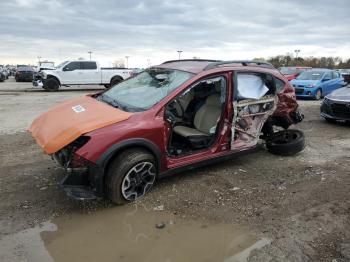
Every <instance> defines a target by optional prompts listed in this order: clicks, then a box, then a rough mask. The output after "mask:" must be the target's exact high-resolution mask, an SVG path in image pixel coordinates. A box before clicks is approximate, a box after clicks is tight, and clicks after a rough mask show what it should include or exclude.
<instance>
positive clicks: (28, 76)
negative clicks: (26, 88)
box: [15, 66, 35, 82]
mask: <svg viewBox="0 0 350 262" xmlns="http://www.w3.org/2000/svg"><path fill="white" fill-rule="evenodd" d="M34 73H35V71H34V69H33V68H32V67H30V66H20V67H17V70H16V74H15V80H16V82H22V81H25V82H31V81H33V76H34Z"/></svg>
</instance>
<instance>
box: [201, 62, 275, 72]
mask: <svg viewBox="0 0 350 262" xmlns="http://www.w3.org/2000/svg"><path fill="white" fill-rule="evenodd" d="M227 64H241V65H243V66H248V65H253V66H254V65H255V66H261V67H267V68H274V66H273V65H272V64H270V63H267V62H259V61H251V60H228V61H217V62H214V63H211V64H209V65H207V66H206V67H205V68H204V69H203V71H205V70H209V69H213V68H215V67H218V66H220V65H227Z"/></svg>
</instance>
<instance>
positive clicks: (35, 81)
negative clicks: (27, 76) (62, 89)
mask: <svg viewBox="0 0 350 262" xmlns="http://www.w3.org/2000/svg"><path fill="white" fill-rule="evenodd" d="M32 83H33V86H35V87H43V86H44V83H43V81H42V80H33V82H32Z"/></svg>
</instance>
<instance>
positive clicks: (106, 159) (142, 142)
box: [96, 138, 161, 176]
mask: <svg viewBox="0 0 350 262" xmlns="http://www.w3.org/2000/svg"><path fill="white" fill-rule="evenodd" d="M130 148H141V149H145V150H147V151H149V152H150V153H151V154H152V155H153V156H154V159H155V161H156V165H157V171H158V173H159V171H160V164H161V152H160V149H159V147H158V146H157V145H156V144H154V143H153V142H152V141H150V140H147V139H144V138H132V139H127V140H124V141H122V142H120V143H116V144H114V145H112V146H111V147H109V148H108V149H107V150H106V151H105V152H104V153H103V154H102V156H101V157H100V158H99V159H98V160H97V161H96V164H97V165H99V166H100V167H101V168H102V170H103V176H105V174H106V171H107V170H108V166H109V165H110V163H111V162H112V161H113V159H114V158H115V157H116V156H117V155H118V154H119V153H121V152H122V151H125V150H126V149H130Z"/></svg>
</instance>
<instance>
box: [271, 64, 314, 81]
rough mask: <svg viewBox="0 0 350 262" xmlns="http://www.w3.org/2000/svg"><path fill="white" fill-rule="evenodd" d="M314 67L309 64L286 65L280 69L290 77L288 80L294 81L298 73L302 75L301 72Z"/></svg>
mask: <svg viewBox="0 0 350 262" xmlns="http://www.w3.org/2000/svg"><path fill="white" fill-rule="evenodd" d="M310 69H312V67H308V66H284V67H280V68H279V69H278V70H280V72H281V73H282V74H283V75H284V76H285V77H286V78H287V79H288V81H292V80H293V79H295V78H296V77H297V76H298V75H300V73H301V72H304V71H306V70H310Z"/></svg>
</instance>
